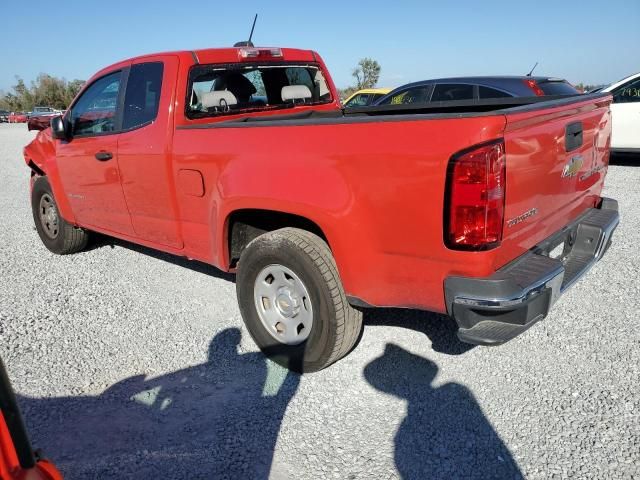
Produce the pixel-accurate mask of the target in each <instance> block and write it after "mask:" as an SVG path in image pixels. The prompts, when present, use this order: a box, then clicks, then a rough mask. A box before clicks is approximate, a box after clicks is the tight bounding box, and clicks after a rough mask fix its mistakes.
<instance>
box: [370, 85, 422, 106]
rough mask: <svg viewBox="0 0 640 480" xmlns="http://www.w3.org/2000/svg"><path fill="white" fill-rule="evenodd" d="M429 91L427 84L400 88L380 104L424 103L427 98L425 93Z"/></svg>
mask: <svg viewBox="0 0 640 480" xmlns="http://www.w3.org/2000/svg"><path fill="white" fill-rule="evenodd" d="M428 93H429V86H428V85H426V86H421V87H413V88H409V89H407V90H402V91H401V92H398V93H396V94H394V95H392V96H390V97H388V98H387V99H386V100H385V101H384V102H381V103H380V105H409V104H412V103H425V102H427V101H428V100H429V99H428V98H427V94H428Z"/></svg>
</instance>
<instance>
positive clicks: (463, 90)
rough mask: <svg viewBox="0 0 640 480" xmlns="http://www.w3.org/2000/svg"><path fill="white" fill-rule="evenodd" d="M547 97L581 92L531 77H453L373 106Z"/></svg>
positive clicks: (402, 90)
mask: <svg viewBox="0 0 640 480" xmlns="http://www.w3.org/2000/svg"><path fill="white" fill-rule="evenodd" d="M545 95H580V92H579V91H578V90H577V89H576V88H575V87H574V86H573V85H571V84H570V83H569V82H567V81H566V80H563V79H561V78H551V77H529V76H512V77H508V76H503V77H452V78H438V79H434V80H423V81H420V82H414V83H409V84H407V85H403V86H401V87H398V88H396V89H395V90H393V91H391V92H389V93H388V94H387V95H385V96H384V97H382V98H381V99H379V100H378V101H377V102H376V103H375V104H374V105H406V104H411V103H417V104H420V103H430V102H446V101H455V100H485V99H493V98H507V97H533V96H545Z"/></svg>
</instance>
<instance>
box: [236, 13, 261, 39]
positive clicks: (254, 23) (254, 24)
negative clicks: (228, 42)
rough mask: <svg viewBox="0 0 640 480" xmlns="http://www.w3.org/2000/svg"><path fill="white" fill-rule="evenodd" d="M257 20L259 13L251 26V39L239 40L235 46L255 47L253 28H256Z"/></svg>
mask: <svg viewBox="0 0 640 480" xmlns="http://www.w3.org/2000/svg"><path fill="white" fill-rule="evenodd" d="M256 20H258V14H257V13H256V16H255V17H253V25H252V26H251V33H250V34H249V40H247V41H246V42H237V43H235V44H234V45H233V46H234V47H253V43H251V38H253V29H254V28H256Z"/></svg>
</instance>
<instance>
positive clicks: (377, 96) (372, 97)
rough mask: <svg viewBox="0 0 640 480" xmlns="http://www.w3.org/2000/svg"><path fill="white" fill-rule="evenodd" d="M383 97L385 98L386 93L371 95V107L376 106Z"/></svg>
mask: <svg viewBox="0 0 640 480" xmlns="http://www.w3.org/2000/svg"><path fill="white" fill-rule="evenodd" d="M382 97H384V93H374V94H373V95H371V100H370V101H369V105H372V104H374V103H375V102H377V101H378V100H380V99H381V98H382Z"/></svg>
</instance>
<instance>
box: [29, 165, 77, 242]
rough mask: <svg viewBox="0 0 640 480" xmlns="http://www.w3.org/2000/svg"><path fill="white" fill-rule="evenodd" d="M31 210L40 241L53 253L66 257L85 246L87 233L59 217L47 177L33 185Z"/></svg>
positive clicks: (39, 178)
mask: <svg viewBox="0 0 640 480" xmlns="http://www.w3.org/2000/svg"><path fill="white" fill-rule="evenodd" d="M31 210H32V211H33V221H34V222H35V224H36V230H37V231H38V235H39V236H40V240H42V243H44V246H45V247H47V248H48V249H49V250H50V251H52V252H53V253H57V254H59V255H67V254H70V253H76V252H79V251H80V250H83V249H84V248H85V247H86V246H87V241H88V240H89V235H88V233H87V232H86V231H85V230H83V229H81V228H77V227H74V226H73V225H71V224H69V223H67V222H66V221H65V220H64V218H62V217H61V216H60V213H59V210H58V205H57V203H56V201H55V197H54V196H53V191H52V190H51V186H50V185H49V180H47V177H38V178H37V179H36V180H35V182H34V183H33V188H32V189H31Z"/></svg>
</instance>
